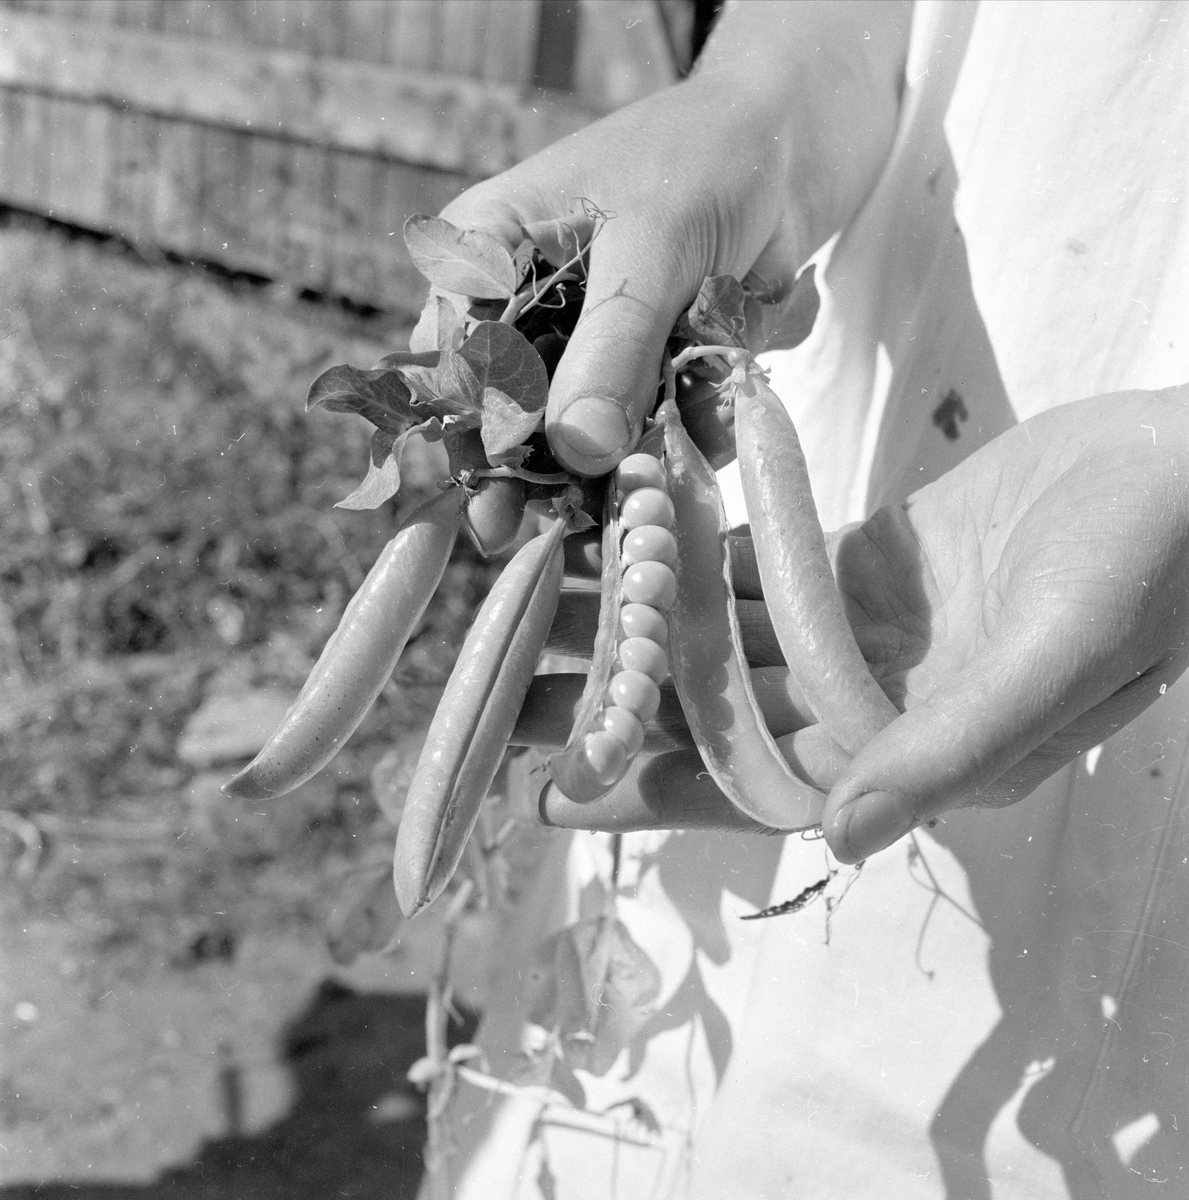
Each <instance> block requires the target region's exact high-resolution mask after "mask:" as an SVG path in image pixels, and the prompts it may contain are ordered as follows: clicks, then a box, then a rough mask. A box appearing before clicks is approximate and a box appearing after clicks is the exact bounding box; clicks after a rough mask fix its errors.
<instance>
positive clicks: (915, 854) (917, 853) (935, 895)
mask: <svg viewBox="0 0 1189 1200" xmlns="http://www.w3.org/2000/svg"><path fill="white" fill-rule="evenodd" d="M908 836H909V839H910V841H911V843H912V844H911V845H910V846H909V848H908V877H909V878H910V879H911V880H912V881H913V883H915V884H916V885H917V886H918V887H921V888H924V889H925V891H927V892H932V897H931V898H930V900H929V907H928V908H927V909H926V910H925V916H924V918H923V919H922V921H921V928H920V931H919V933H918V934H917V944H916V951H915V954H914V959H915V961H916V965H917V970H918V971H920V972H921V974H922V975H924V976H925V977H926V978H927V979H932V978H933V974H934V973H933V972H932V971H930V970H928V968H926V966H925V964H924V963H923V962H922V961H921V951H922V950H923V949H924V945H925V933H926V931H927V930H928V928H929V922H930V921H931V920H932V919H933V913H934V910H935V909H936V908H937V905H938V903H939V902H940V901H942V900H945V901H947V902H948V903H949V904H952V905H953V906H954V908H956V909H957V910H958V912H960V913H961V914H962V915H963V916H964V917H965V918H966V919H967V920H969V921H972V922H973V923H974V924H975V925H977V926H978V927H979V929H981V930H983V931H984V932H986V926H985V925H984V924H983V923H982V921H980V920H979V919H978V917H977V916H975V915H974V913H972V912H971V911H970V910H969V909H967V908H966V907H965V906H964V905H962V904H959V903H958V901H957V900H955V899H954V898H953V896H951V895H950V894H949V893H948V892H947V891H946V890H945V889H944V888H943V887H942V886H941V884H940V883H938V881H937V876H936V875H934V874H933V868H932V867H931V866H930V865H929V860H928V859H927V858H926V857H925V855H924V852H923V851H922V850H921V844H920V842H919V841H917V835H916V833H915V832H913V833H910V834H909V835H908ZM918 862H919V863H920V864H921V866H922V867H923V868H924V870H925V874H926V875H927V876H928V877H929V879H928V882H923V881H922V880H920V879H918V878H917V877H916V875H915V874H914V873H913V870H912V868H913V866H914V864H916V863H918Z"/></svg>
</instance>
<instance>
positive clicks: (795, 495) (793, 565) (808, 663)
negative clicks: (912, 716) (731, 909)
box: [734, 367, 897, 754]
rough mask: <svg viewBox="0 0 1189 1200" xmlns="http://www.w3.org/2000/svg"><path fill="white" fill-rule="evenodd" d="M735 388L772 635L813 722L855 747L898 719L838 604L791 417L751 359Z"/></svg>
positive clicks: (742, 464)
mask: <svg viewBox="0 0 1189 1200" xmlns="http://www.w3.org/2000/svg"><path fill="white" fill-rule="evenodd" d="M734 395H735V437H736V442H737V445H738V448H739V469H740V474H741V476H742V482H743V495H744V499H745V501H746V503H747V512H748V517H749V519H750V521H751V535H752V542H753V545H754V547H755V556H756V564H757V566H758V569H759V575H760V580H761V582H762V584H763V591H764V597H765V599H766V601H767V604H768V609H769V612H770V613H771V616H772V624H773V627H774V628H775V631H776V637H777V640H778V642H779V644H780V648H781V651H782V653H783V656H784V659H785V661H786V662H787V663H788V666H789V669H790V671H791V672H792V673H793V676H794V678H795V679H796V680H797V682H798V684H799V685H800V687H801V690H802V692H803V693H804V695H805V697H806V699H807V701H808V703H809V706H810V708H811V709H812V711H813V713H814V715H815V716H816V718H817V719H818V721H820V722H821V724H822V726H823V727H824V728H825V730H826V732H827V733H829V735H830V736H831V737H832V738H833V739H834V740H835V741H836V742H837V743H838V744H839V745H840V746H841V747H842V748H843V749H844V750H846V751H847V752H848V753H849V754H857V753H858V751H859V750H860V749H861V748H862V747H863V746H864V745H866V743H867V742H868V741H870V740H871V738H872V737H874V736H875V734H877V733H878V732H879V731H880V730H881V729H882V728H883V727H884V726H885V725H887V724H888V723H889V722H891V721H892V720H894V719H895V718H896V716H897V712H896V708H895V706H894V705H893V704H892V702H891V701H890V700H889V699H888V698H887V696H886V695H884V692H883V690H882V689H881V688H880V686H879V684H878V683H877V682H876V681H875V679H874V678H873V677H872V675H871V672H870V671H869V670H868V668H867V663H866V661H865V659H864V658H863V655H862V652H861V651H860V650H859V647H858V644H857V643H856V642H855V637H854V634H853V633H852V631H851V627H850V623H849V622H848V621H847V619H846V614H845V612H844V611H843V605H842V597H841V595H840V594H839V592H838V588H837V586H836V585H835V582H834V575H833V572H832V571H831V569H830V562H829V559H828V558H827V556H826V546H825V539H824V537H823V535H822V527H821V525H820V523H819V522H818V519H817V510H816V508H815V506H814V503H813V493H812V492H811V490H810V487H809V473H808V470H807V469H806V465H805V455H804V454H803V453H802V451H801V443H800V440H799V439H798V437H797V431H796V429H795V428H794V426H793V422H792V419H791V418H790V417H789V415H788V412H787V411H786V409H785V407H784V405H783V404H782V403H781V401H780V398H779V397H778V396H777V395H776V393H775V392H773V391H772V389H771V388H770V387H769V386H768V384H767V383H766V382H765V380H764V378H763V376H762V374H761V373H760V372H759V371H758V370H757V369H755V368H754V367H753V368H749V369H748V370H747V372H746V376H745V378H743V379H742V380H741V381H739V382H737V383H736V384H735V386H734Z"/></svg>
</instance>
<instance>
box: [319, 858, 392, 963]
mask: <svg viewBox="0 0 1189 1200" xmlns="http://www.w3.org/2000/svg"><path fill="white" fill-rule="evenodd" d="M401 920H402V917H401V912H400V905H399V904H398V903H397V900H396V889H395V888H394V887H393V886H392V864H391V863H390V862H389V861H388V860H387V857H385V860H384V861H382V862H377V863H371V864H369V865H368V866H366V867H362V868H360V869H359V870H357V871H354V872H352V874H351V875H349V876H348V877H347V880H346V882H345V884H344V886H343V888H342V892H341V894H340V896H339V899H338V903H337V904H335V906H334V908H333V909H332V910H331V913H330V919H329V920H328V921H327V925H326V944H327V948H328V949H329V950H330V956H331V958H333V959H334V961H335V962H336V963H339V964H341V965H342V966H349V965H350V964H351V963H353V962H354V961H355V960H356V959H357V958H358V957H359V956H360V955H361V954H367V953H369V952H375V951H379V950H383V949H384V947H385V946H387V945H388V943H389V942H391V940H392V936H393V934H395V933H396V931H397V929H398V928H399V926H400V923H401Z"/></svg>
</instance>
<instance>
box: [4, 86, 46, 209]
mask: <svg viewBox="0 0 1189 1200" xmlns="http://www.w3.org/2000/svg"><path fill="white" fill-rule="evenodd" d="M38 100H39V97H36V96H29V95H28V94H27V93H24V92H17V91H11V90H9V89H7V88H4V89H0V171H2V172H3V175H2V176H0V178H2V179H3V181H4V187H5V195H4V200H5V202H6V203H8V204H12V205H14V206H16V207H18V208H36V205H37V198H38V191H39V189H38V186H37V184H38V181H37V172H38V170H39V168H40V162H39V159H40V157H41V156H40V154H39V153H38V146H37V140H36V132H37V131H36V124H35V122H36V117H37V113H36V104H37V103H38Z"/></svg>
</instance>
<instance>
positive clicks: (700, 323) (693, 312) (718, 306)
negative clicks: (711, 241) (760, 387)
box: [685, 275, 747, 347]
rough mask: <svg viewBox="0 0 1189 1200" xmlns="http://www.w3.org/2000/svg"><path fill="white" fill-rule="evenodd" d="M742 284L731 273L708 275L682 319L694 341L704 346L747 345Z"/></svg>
mask: <svg viewBox="0 0 1189 1200" xmlns="http://www.w3.org/2000/svg"><path fill="white" fill-rule="evenodd" d="M744 301H745V295H744V292H743V285H742V284H741V283H740V282H739V280H737V279H736V278H735V277H734V276H733V275H708V276H707V277H706V278H705V279H704V280H703V281H702V286H701V287H700V288H699V289H698V294H697V296H696V297H695V298H694V302H693V304H691V305H690V306H689V310H688V311H687V312H686V314H685V321H686V323H687V324H688V327H689V330H690V331H691V332H692V333H693V335H694V340H695V341H698V342H701V343H702V344H703V345H706V346H743V347H745V346H746V345H747V320H746V318H745V317H744V311H743V309H744Z"/></svg>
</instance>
